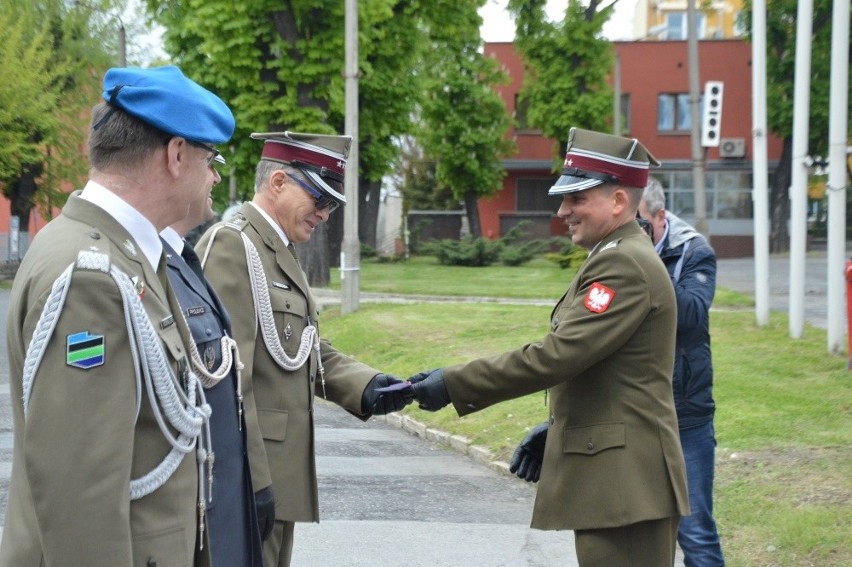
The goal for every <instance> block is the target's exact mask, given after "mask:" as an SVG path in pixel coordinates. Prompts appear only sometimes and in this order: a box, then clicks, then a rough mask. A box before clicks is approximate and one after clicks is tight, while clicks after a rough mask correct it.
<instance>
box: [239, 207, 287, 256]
mask: <svg viewBox="0 0 852 567" xmlns="http://www.w3.org/2000/svg"><path fill="white" fill-rule="evenodd" d="M249 204H250V205H251V206H252V207H254V208H255V209H257V212H259V213H260V214H261V216H262V217H263V218H265V219H266V222H268V223H269V224H270V225H272V228H274V229H275V232H277V233H278V237H279V238H281V241H282V242H284V246H289V245H290V239H289V238H287V235H286V234H284V230H283V229H282V228H281V226H279V224H278V223H277V222H275V221H274V220H272V217H271V216H269V215H268V214H267V213H266V211H264V210H263V209H261V208H260V207H258V206H257V205H256V204H255V203H254V202H253V201H249Z"/></svg>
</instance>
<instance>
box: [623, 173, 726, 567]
mask: <svg viewBox="0 0 852 567" xmlns="http://www.w3.org/2000/svg"><path fill="white" fill-rule="evenodd" d="M665 204H666V197H665V194H664V193H663V188H662V186H661V185H660V183H659V181H657V180H656V179H654V178H649V180H648V184H647V186H646V187H645V191H644V193H643V195H642V202H641V203H640V204H639V215H640V216H641V217H642V218H643V219H645V220H646V221H648V223H649V224H650V225H651V239H652V240H653V241H654V246H655V247H656V249H657V253H658V254H659V255H660V259H661V260H662V261H663V264H665V266H666V269H667V270H668V272H669V275H670V276H671V278H672V284H673V285H674V290H675V297H676V298H677V342H676V348H675V365H674V379H673V384H672V387H673V389H674V401H675V410H676V411H677V418H678V430H679V433H680V443H681V447H682V448H683V456H684V459H685V461H686V475H687V485H688V487H689V505H690V510H691V512H692V514H691V515H690V516H684V517H682V518H681V520H680V525H679V528H678V536H677V539H678V543H679V544H680V547H681V549H682V550H683V555H684V565H685V566H686V567H693V566H700V567H716V566H720V565H724V564H725V561H724V559H723V556H722V547H721V544H720V542H719V533H718V531H717V529H716V522H715V521H714V520H713V476H714V468H715V457H716V455H715V453H716V434H715V430H714V427H713V415H714V412H715V409H716V406H715V403H714V402H713V364H712V361H711V355H710V325H709V319H710V316H709V311H710V304H711V303H713V296H714V294H715V292H716V254H715V252H714V251H713V248H711V247H710V244H708V242H707V240H706V239H705V238H704V236H702V235H701V234H700V233H699V232H698V231H696V230H695V229H694V228H693V227H692V226H690V225H689V224H688V223H687V222H686V221H684V220H682V219H680V218H678V217H677V216H676V215H674V214H673V213H671V212H669V211H667V210H666V209H665Z"/></svg>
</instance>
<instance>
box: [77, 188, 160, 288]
mask: <svg viewBox="0 0 852 567" xmlns="http://www.w3.org/2000/svg"><path fill="white" fill-rule="evenodd" d="M80 198H81V199H85V200H86V201H89V202H90V203H92V204H93V205H97V206H98V207H100V208H102V209H103V210H104V211H106V212H107V214H109V215H110V216H111V217H112V218H114V219H115V220H116V221H117V222H118V224H120V225H121V226H123V227H124V229H125V230H127V232H129V233H130V236H131V238H133V240H134V241H135V244H137V245H138V246H139V248H141V249H142V253H143V254H145V257H146V258H147V259H148V262H150V263H151V266H152V267H153V268H154V271H156V270H157V266H158V265H159V263H160V256H162V255H163V244H162V242H160V237H159V235H158V234H157V229H156V228H155V227H154V224H153V223H152V222H151V221H149V220H148V219H147V218H145V217H144V216H143V215H142V213H140V212H139V211H137V210H136V209H134V208H133V207H131V206H130V205H128V204H127V201H125V200H123V199H122V198H121V197H119V196H118V195H116V194H115V193H113V192H112V191H110V190H109V189H107V188H106V187H104V186H103V185H100V184H98V183H95V182H94V181H92V180H89V182H88V183H86V186H85V187H84V188H83V191H82V192H81V193H80ZM128 244H129V245H130V247H133V244H134V243H133V242H128Z"/></svg>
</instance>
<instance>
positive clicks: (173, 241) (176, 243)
mask: <svg viewBox="0 0 852 567" xmlns="http://www.w3.org/2000/svg"><path fill="white" fill-rule="evenodd" d="M160 237H161V238H162V239H163V240H165V241H166V243H167V244H168V245H169V246H171V247H172V250H174V251H175V252H177V253H178V256H180V254H181V252H183V246H184V240H183V238H181V236H180V234H178V233H177V231H176V230H175V229H173V228H172V227H170V226H167V227H166V228H164V229H163V230H162V231H161V232H160Z"/></svg>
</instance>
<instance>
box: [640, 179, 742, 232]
mask: <svg viewBox="0 0 852 567" xmlns="http://www.w3.org/2000/svg"><path fill="white" fill-rule="evenodd" d="M654 177H656V178H657V179H658V180H659V181H660V183H661V184H662V186H663V190H664V191H665V193H666V209H667V210H669V211H671V212H673V213H674V214H676V215H677V216H679V217H682V218H683V219H684V220H686V221H688V222H693V220H694V218H695V195H694V188H693V187H694V184H693V182H692V172H691V171H671V172H667V173H661V174H655V175H654ZM751 191H752V175H751V173H750V172H745V171H707V172H705V174H704V203H705V213H706V215H707V219H751V218H752V216H753V209H752V195H751Z"/></svg>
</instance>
